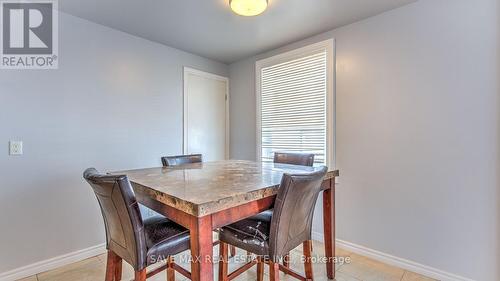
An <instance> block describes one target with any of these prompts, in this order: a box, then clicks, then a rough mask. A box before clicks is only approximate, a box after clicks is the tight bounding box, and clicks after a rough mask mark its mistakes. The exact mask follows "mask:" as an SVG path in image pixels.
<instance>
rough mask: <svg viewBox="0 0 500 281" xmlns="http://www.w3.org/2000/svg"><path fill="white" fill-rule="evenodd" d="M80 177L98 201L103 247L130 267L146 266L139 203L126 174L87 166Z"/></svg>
mask: <svg viewBox="0 0 500 281" xmlns="http://www.w3.org/2000/svg"><path fill="white" fill-rule="evenodd" d="M83 177H84V178H85V180H86V181H87V182H88V183H89V184H90V186H91V187H92V189H93V190H94V193H95V195H96V197H97V200H98V201H99V206H100V207H101V212H102V216H103V218H104V224H105V227H106V244H107V248H108V249H109V250H111V251H113V252H114V253H115V254H117V255H118V256H120V257H121V258H122V259H124V260H125V261H127V262H128V263H129V264H130V265H132V266H133V267H134V269H135V270H141V269H143V268H144V267H145V266H146V252H147V249H146V240H145V236H144V228H143V222H142V217H141V213H140V210H139V205H138V203H137V200H136V198H135V194H134V190H133V189H132V186H131V184H130V181H129V180H128V178H127V176H125V175H119V176H114V175H113V176H112V175H103V174H99V172H98V171H97V170H96V169H94V168H89V169H87V170H85V172H84V173H83Z"/></svg>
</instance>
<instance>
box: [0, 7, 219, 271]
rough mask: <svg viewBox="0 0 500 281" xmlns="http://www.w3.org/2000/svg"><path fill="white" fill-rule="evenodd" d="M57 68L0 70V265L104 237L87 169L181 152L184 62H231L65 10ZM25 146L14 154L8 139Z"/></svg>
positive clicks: (142, 163)
mask: <svg viewBox="0 0 500 281" xmlns="http://www.w3.org/2000/svg"><path fill="white" fill-rule="evenodd" d="M59 28H60V35H59V40H60V41H59V50H60V53H59V55H60V56H59V58H60V61H59V69H58V70H38V71H29V70H22V71H21V70H17V71H16V70H0V104H1V109H0V142H1V146H2V147H3V149H2V150H1V151H0V152H1V153H0V179H1V181H2V183H1V188H0V206H1V207H0V210H1V211H0V225H1V231H0V237H1V238H0V273H1V272H5V271H8V270H11V269H14V268H17V267H20V266H24V265H27V264H31V263H33V262H36V261H40V260H44V259H47V258H51V257H54V256H57V255H61V254H66V253H69V252H72V251H76V250H80V249H84V248H87V247H90V246H94V245H97V244H100V243H104V241H105V233H104V227H103V222H102V216H101V213H100V211H99V207H98V204H97V201H96V199H95V197H94V195H93V193H92V191H91V189H90V187H89V186H88V184H86V183H84V181H83V179H82V172H83V170H84V169H85V168H87V167H90V166H95V167H96V168H98V169H100V170H102V171H110V170H119V169H128V168H136V167H148V166H159V165H161V162H160V156H162V155H169V154H178V153H181V152H182V75H183V66H190V67H193V68H198V69H202V70H205V71H209V72H213V73H216V74H219V75H225V76H227V70H228V69H227V65H225V64H221V63H217V62H214V61H211V60H208V59H205V58H202V57H199V56H195V55H192V54H189V53H185V52H182V51H179V50H176V49H172V48H169V47H166V46H163V45H159V44H156V43H153V42H150V41H146V40H143V39H139V38H137V37H133V36H130V35H127V34H125V33H122V32H118V31H115V30H112V29H109V28H106V27H103V26H100V25H96V24H93V23H90V22H88V21H84V20H81V19H78V18H75V17H72V16H69V15H66V14H61V15H60V22H59ZM11 139H15V140H23V141H24V155H23V156H20V157H11V156H8V155H7V154H8V141H9V140H11Z"/></svg>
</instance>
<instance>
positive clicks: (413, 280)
mask: <svg viewBox="0 0 500 281" xmlns="http://www.w3.org/2000/svg"><path fill="white" fill-rule="evenodd" d="M401 281H437V280H436V279H432V278H429V277H425V276H423V275H420V274H417V273H414V272H411V271H406V272H405V274H404V276H403V279H401Z"/></svg>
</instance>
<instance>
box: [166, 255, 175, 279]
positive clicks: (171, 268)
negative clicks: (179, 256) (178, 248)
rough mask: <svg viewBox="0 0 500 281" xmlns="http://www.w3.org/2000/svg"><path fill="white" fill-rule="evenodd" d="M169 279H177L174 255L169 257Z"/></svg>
mask: <svg viewBox="0 0 500 281" xmlns="http://www.w3.org/2000/svg"><path fill="white" fill-rule="evenodd" d="M167 281H175V269H174V257H172V256H169V257H168V259H167Z"/></svg>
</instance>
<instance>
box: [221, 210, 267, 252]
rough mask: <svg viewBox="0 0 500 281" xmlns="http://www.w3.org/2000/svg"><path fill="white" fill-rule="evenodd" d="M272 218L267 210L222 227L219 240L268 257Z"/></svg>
mask: <svg viewBox="0 0 500 281" xmlns="http://www.w3.org/2000/svg"><path fill="white" fill-rule="evenodd" d="M272 216H273V211H272V210H268V211H264V212H262V213H260V214H258V215H255V216H253V217H250V218H247V219H244V220H241V221H238V222H235V223H233V224H230V225H227V226H224V227H222V228H221V229H220V233H219V240H220V241H222V242H224V243H227V244H230V245H234V246H236V247H238V248H240V249H243V250H246V251H249V252H251V253H254V254H257V255H268V254H269V233H270V230H271V219H272Z"/></svg>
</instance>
